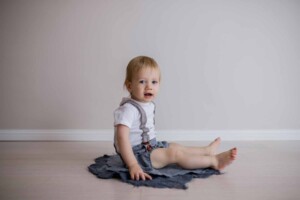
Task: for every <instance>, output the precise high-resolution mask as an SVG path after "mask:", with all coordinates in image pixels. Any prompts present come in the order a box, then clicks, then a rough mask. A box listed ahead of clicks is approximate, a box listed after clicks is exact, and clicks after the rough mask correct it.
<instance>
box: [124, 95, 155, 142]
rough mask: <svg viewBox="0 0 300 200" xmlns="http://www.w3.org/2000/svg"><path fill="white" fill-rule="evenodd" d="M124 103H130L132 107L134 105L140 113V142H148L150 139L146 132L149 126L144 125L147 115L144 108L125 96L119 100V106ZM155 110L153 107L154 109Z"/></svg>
mask: <svg viewBox="0 0 300 200" xmlns="http://www.w3.org/2000/svg"><path fill="white" fill-rule="evenodd" d="M125 103H130V104H131V105H133V106H134V107H136V108H137V109H138V111H139V113H140V114H141V119H140V120H141V125H140V129H141V130H142V131H143V133H142V143H143V144H145V143H148V142H149V141H150V138H149V135H148V132H149V128H147V127H146V123H147V115H146V112H145V110H144V109H143V108H142V106H140V105H139V104H138V103H137V102H135V101H133V100H132V99H129V98H126V99H123V101H122V102H121V104H120V106H122V105H124V104H125ZM154 112H155V109H154Z"/></svg>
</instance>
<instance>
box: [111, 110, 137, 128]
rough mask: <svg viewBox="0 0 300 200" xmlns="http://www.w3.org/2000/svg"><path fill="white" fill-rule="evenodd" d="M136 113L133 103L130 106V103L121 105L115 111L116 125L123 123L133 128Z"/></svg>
mask: <svg viewBox="0 0 300 200" xmlns="http://www.w3.org/2000/svg"><path fill="white" fill-rule="evenodd" d="M135 115H136V113H135V110H134V109H132V107H131V105H130V106H128V104H125V105H123V106H120V107H119V108H117V109H116V110H115V112H114V126H117V125H119V124H122V125H125V126H127V127H129V128H131V127H132V124H133V122H134V118H135Z"/></svg>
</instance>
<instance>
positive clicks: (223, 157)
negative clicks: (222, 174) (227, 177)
mask: <svg viewBox="0 0 300 200" xmlns="http://www.w3.org/2000/svg"><path fill="white" fill-rule="evenodd" d="M236 156H237V148H233V149H230V150H228V151H225V152H223V153H220V154H218V155H216V156H215V158H216V159H215V162H214V164H213V168H214V169H217V170H222V169H224V168H225V167H226V166H228V165H230V164H231V163H232V162H233V161H234V160H235V159H236Z"/></svg>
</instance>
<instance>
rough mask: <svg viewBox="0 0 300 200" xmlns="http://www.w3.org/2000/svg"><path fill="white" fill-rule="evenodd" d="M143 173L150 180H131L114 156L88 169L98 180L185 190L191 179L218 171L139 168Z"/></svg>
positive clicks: (168, 167)
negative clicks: (118, 180) (146, 174)
mask: <svg viewBox="0 0 300 200" xmlns="http://www.w3.org/2000/svg"><path fill="white" fill-rule="evenodd" d="M141 167H142V169H143V170H144V172H146V173H148V174H149V175H150V176H152V180H145V181H143V180H140V181H137V180H131V178H130V174H129V171H128V169H127V168H126V166H125V165H124V163H123V161H122V159H121V157H120V156H119V155H118V154H116V155H104V156H101V157H99V158H97V159H95V163H94V164H91V165H90V166H89V167H88V169H89V171H90V172H91V173H93V174H94V175H96V176H97V177H98V178H102V179H111V178H117V179H120V180H121V181H123V182H125V183H129V184H132V185H134V186H137V187H139V186H148V187H154V188H176V189H187V188H188V187H187V183H188V182H190V181H191V180H192V179H193V178H207V177H209V176H211V175H219V174H220V172H219V171H218V170H215V169H212V168H205V169H195V170H186V169H183V168H181V167H179V166H178V165H175V164H174V165H168V166H166V167H164V168H162V169H154V168H151V169H149V168H147V167H145V168H144V167H143V166H141Z"/></svg>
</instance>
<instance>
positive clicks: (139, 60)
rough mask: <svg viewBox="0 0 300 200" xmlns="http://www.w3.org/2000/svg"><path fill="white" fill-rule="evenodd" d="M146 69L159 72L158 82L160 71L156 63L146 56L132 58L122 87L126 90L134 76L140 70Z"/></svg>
mask: <svg viewBox="0 0 300 200" xmlns="http://www.w3.org/2000/svg"><path fill="white" fill-rule="evenodd" d="M148 67H149V68H151V69H155V70H158V71H159V80H160V70H159V66H158V64H157V62H156V61H155V60H154V59H153V58H150V57H147V56H138V57H135V58H133V59H132V60H131V61H130V62H129V63H128V65H127V68H126V77H125V81H124V87H126V88H127V85H128V84H129V83H130V82H132V79H133V77H134V75H136V74H137V73H139V71H140V70H142V69H145V68H148Z"/></svg>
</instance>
